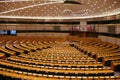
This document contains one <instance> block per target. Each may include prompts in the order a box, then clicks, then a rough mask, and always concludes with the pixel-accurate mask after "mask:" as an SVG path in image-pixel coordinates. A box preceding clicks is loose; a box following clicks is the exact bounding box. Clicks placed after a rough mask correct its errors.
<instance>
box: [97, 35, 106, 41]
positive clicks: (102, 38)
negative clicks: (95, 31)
mask: <svg viewBox="0 0 120 80" xmlns="http://www.w3.org/2000/svg"><path fill="white" fill-rule="evenodd" d="M98 38H99V39H100V40H101V41H104V42H107V36H98Z"/></svg>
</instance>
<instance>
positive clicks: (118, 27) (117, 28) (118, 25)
mask: <svg viewBox="0 0 120 80" xmlns="http://www.w3.org/2000/svg"><path fill="white" fill-rule="evenodd" d="M116 33H117V34H120V24H117V27H116Z"/></svg>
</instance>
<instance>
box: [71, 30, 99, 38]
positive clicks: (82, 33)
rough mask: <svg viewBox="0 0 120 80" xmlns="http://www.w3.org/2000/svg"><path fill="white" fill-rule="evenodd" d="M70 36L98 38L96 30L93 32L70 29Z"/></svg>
mask: <svg viewBox="0 0 120 80" xmlns="http://www.w3.org/2000/svg"><path fill="white" fill-rule="evenodd" d="M70 36H79V37H81V38H98V32H94V31H70Z"/></svg>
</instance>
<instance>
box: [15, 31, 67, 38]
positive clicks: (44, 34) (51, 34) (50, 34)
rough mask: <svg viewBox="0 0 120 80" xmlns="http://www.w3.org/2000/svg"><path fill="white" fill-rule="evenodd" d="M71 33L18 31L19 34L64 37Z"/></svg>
mask: <svg viewBox="0 0 120 80" xmlns="http://www.w3.org/2000/svg"><path fill="white" fill-rule="evenodd" d="M68 35H69V33H51V32H50V33H45V32H42V33H17V36H54V37H63V36H68Z"/></svg>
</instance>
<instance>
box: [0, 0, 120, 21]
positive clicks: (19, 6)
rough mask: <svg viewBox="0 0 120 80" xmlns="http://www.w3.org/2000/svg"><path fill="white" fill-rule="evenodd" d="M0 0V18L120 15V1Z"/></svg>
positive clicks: (77, 17)
mask: <svg viewBox="0 0 120 80" xmlns="http://www.w3.org/2000/svg"><path fill="white" fill-rule="evenodd" d="M72 1H76V2H79V3H81V4H82V5H79V4H64V0H0V18H22V19H83V18H93V17H104V16H110V15H116V14H120V0H72Z"/></svg>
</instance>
